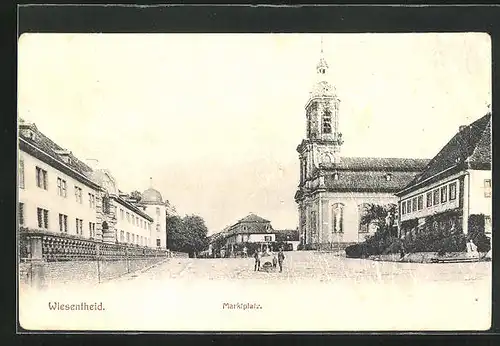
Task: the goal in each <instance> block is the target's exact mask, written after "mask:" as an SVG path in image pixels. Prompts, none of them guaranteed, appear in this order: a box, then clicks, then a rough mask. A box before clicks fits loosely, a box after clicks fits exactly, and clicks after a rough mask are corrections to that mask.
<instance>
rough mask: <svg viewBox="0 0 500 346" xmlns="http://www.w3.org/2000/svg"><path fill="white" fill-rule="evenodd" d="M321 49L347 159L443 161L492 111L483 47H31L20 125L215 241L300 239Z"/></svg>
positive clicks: (431, 42)
mask: <svg viewBox="0 0 500 346" xmlns="http://www.w3.org/2000/svg"><path fill="white" fill-rule="evenodd" d="M321 37H323V50H324V56H325V59H326V60H327V62H328V64H329V67H330V69H329V80H330V82H331V83H332V84H333V85H334V86H335V88H336V90H337V94H338V97H339V98H340V100H341V104H340V112H339V114H340V115H339V117H340V118H339V119H340V120H339V123H340V124H339V127H340V132H342V134H343V139H344V145H343V147H342V150H341V155H342V156H356V157H362V156H376V157H413V158H432V157H433V156H434V155H436V154H437V152H438V151H439V150H440V149H441V148H442V147H443V146H444V145H445V144H446V142H447V141H448V140H449V139H450V138H451V137H452V136H453V135H454V134H455V133H456V132H457V131H458V128H459V126H460V125H465V124H469V123H471V122H472V121H474V120H476V119H478V118H480V117H481V116H482V115H484V114H485V113H486V112H487V111H488V108H487V107H488V104H490V103H491V43H490V37H489V36H488V35H487V34H483V33H442V34H432V33H425V34H323V35H320V34H23V35H22V36H21V38H20V40H19V46H18V115H19V117H21V118H23V119H24V120H26V121H29V122H34V123H35V124H36V125H37V127H38V129H39V130H40V131H42V132H43V133H44V134H46V135H47V136H49V137H50V138H51V139H52V140H54V141H55V142H56V143H58V144H59V145H60V146H62V147H64V148H66V149H69V150H71V151H72V152H73V154H75V155H76V156H77V157H79V158H80V159H81V160H84V161H85V159H97V160H99V165H100V166H101V167H104V168H108V169H109V170H111V172H112V174H113V176H114V177H115V179H116V180H117V183H118V188H119V189H120V190H122V191H125V192H131V191H133V190H139V191H143V190H145V189H147V188H148V187H149V186H150V177H151V178H152V181H153V186H154V187H155V188H156V189H157V190H159V191H160V192H161V193H162V195H163V198H164V199H168V200H169V201H170V202H171V203H172V204H173V205H174V206H175V207H176V209H177V211H178V212H179V214H181V215H185V214H197V215H200V216H202V217H203V218H204V219H205V221H206V224H207V227H208V228H209V234H210V233H214V232H218V231H220V230H222V229H223V228H224V227H225V226H227V225H230V224H232V223H234V222H235V221H237V220H238V219H240V218H242V217H244V216H246V215H248V214H249V213H255V214H257V215H260V216H262V217H264V218H266V219H268V220H270V221H271V223H272V225H273V227H274V228H275V229H284V228H296V227H297V224H298V211H297V205H296V203H295V201H294V198H293V197H294V194H295V192H296V189H297V185H298V179H299V161H298V153H297V152H296V147H297V145H298V144H299V143H300V142H301V140H302V139H303V138H304V137H305V111H304V106H305V105H306V103H307V99H308V96H309V91H310V90H311V88H312V85H313V83H314V81H315V77H316V76H315V74H316V71H315V67H316V64H317V62H318V61H319V58H320V46H321Z"/></svg>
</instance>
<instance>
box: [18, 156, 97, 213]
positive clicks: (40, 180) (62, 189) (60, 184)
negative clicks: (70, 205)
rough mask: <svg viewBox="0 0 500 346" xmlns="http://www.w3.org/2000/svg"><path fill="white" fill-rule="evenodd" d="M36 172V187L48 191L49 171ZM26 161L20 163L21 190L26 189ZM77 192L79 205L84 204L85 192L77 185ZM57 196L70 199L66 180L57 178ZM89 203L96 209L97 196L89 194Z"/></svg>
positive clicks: (37, 168) (76, 196)
mask: <svg viewBox="0 0 500 346" xmlns="http://www.w3.org/2000/svg"><path fill="white" fill-rule="evenodd" d="M35 170H36V186H37V187H39V188H41V189H44V190H48V188H49V186H48V182H47V171H46V170H44V169H42V168H40V167H38V166H37V167H35ZM24 186H25V185H24V160H20V161H19V187H20V188H21V189H24ZM74 190H75V199H76V201H77V202H78V203H80V204H83V190H82V188H81V187H79V186H77V185H75V187H74ZM57 194H58V195H59V196H61V197H64V198H67V197H68V184H67V182H66V180H64V179H62V178H59V177H58V178H57ZM88 201H89V207H90V208H92V209H95V205H96V197H95V194H93V193H90V192H89V193H88Z"/></svg>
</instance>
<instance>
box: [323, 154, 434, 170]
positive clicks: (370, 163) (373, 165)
mask: <svg viewBox="0 0 500 346" xmlns="http://www.w3.org/2000/svg"><path fill="white" fill-rule="evenodd" d="M428 163H429V159H407V158H386V157H342V158H340V160H339V162H336V163H332V164H328V165H326V164H322V165H321V166H320V167H321V168H324V169H334V170H352V171H358V170H362V171H366V170H368V171H370V170H372V171H379V170H384V171H385V170H390V171H408V172H421V171H422V170H423V169H424V168H425V167H426V165H427V164H428Z"/></svg>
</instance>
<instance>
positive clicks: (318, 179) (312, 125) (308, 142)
mask: <svg viewBox="0 0 500 346" xmlns="http://www.w3.org/2000/svg"><path fill="white" fill-rule="evenodd" d="M339 105H340V100H339V98H338V96H337V92H336V90H335V87H334V86H333V85H332V84H331V83H330V73H329V66H328V63H327V61H326V59H325V56H324V52H323V39H321V52H320V57H319V62H318V63H317V65H316V81H315V83H314V85H313V87H312V90H311V91H310V93H309V99H308V100H307V103H306V106H305V113H306V136H305V137H306V138H305V139H303V140H302V143H301V144H300V145H299V146H298V147H297V152H298V153H299V160H300V183H299V186H298V190H297V193H296V194H295V200H296V202H297V204H298V209H299V232H300V234H301V242H302V244H311V243H320V242H321V241H322V240H324V239H322V237H321V235H320V233H321V231H320V228H321V225H322V224H323V221H322V213H321V212H320V211H321V210H322V209H321V208H320V207H319V206H318V205H316V204H314V203H317V202H313V200H315V199H316V197H315V196H320V194H321V193H322V192H323V191H326V190H325V185H324V176H323V172H324V171H325V170H324V169H323V168H334V167H335V165H337V164H338V162H339V160H340V148H341V146H342V143H343V141H342V134H341V133H340V131H339Z"/></svg>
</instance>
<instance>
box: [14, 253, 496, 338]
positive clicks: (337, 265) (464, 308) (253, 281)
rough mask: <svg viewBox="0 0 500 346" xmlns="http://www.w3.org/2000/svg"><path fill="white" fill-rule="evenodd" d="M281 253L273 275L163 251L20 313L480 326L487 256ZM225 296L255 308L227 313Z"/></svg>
mask: <svg viewBox="0 0 500 346" xmlns="http://www.w3.org/2000/svg"><path fill="white" fill-rule="evenodd" d="M285 256H286V258H285V263H284V268H283V272H282V273H279V272H254V270H253V265H254V260H253V258H236V259H190V258H172V259H168V260H166V261H165V262H163V263H161V264H158V265H156V266H154V267H151V268H149V269H147V270H143V271H142V272H136V273H132V274H129V275H126V276H123V277H121V278H118V279H114V280H110V281H106V282H103V283H101V284H98V285H90V286H86V287H84V286H81V285H80V286H77V285H74V286H68V285H66V286H65V287H62V288H57V289H56V288H53V289H51V290H49V291H47V292H45V293H43V294H40V293H38V294H36V295H34V296H30V297H26V296H25V297H24V298H22V299H21V303H20V304H21V307H20V309H21V310H20V311H21V317H23V316H24V317H25V318H28V320H29V319H30V318H34V317H32V316H37V315H39V314H41V313H43V314H44V317H45V319H44V320H43V321H42V322H43V323H44V325H45V326H57V327H59V328H60V327H61V326H64V328H66V329H69V330H72V329H96V328H97V329H102V330H110V329H111V330H112V329H115V330H116V329H118V330H160V331H163V330H167V331H168V330H186V331H189V330H270V331H271V330H332V331H335V330H347V331H349V330H352V331H362V330H458V329H468V330H470V329H487V328H489V325H490V307H491V262H477V263H447V264H416V263H394V262H377V261H371V260H359V259H347V258H343V257H339V256H335V255H333V254H330V253H315V252H286V253H285ZM77 287H78V288H77ZM48 301H62V302H69V303H71V302H80V301H94V302H102V303H103V306H105V310H106V311H105V312H100V313H96V312H69V311H63V312H60V311H59V312H57V311H51V312H49V313H47V305H46V304H47V302H48ZM224 303H229V304H237V303H241V304H247V303H248V304H257V305H258V306H259V307H260V308H259V309H247V310H243V309H233V310H231V309H227V308H224ZM23 306H25V308H24V310H23ZM23 312H24V313H23ZM21 320H22V319H21ZM40 321H41V320H40V319H39V318H38V319H36V322H37V323H40ZM26 323H28V322H26ZM28 324H29V323H28Z"/></svg>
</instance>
